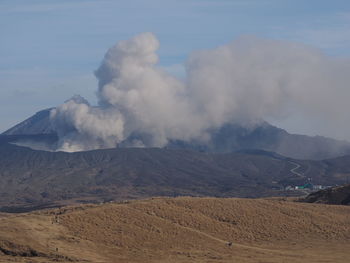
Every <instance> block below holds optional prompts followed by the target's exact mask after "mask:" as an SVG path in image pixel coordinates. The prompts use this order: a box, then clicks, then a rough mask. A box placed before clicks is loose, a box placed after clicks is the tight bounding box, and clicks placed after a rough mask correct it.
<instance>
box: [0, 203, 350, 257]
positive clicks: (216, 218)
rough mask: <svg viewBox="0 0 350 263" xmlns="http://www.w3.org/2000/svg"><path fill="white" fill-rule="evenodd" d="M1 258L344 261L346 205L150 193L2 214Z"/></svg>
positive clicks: (349, 219)
mask: <svg viewBox="0 0 350 263" xmlns="http://www.w3.org/2000/svg"><path fill="white" fill-rule="evenodd" d="M0 222H1V224H0V262H33V263H36V262H94V263H96V262H243V263H249V262H254V263H255V262H286V263H288V262H291V263H292V262H293V263H295V262H307V263H313V262H338V263H341V262H344V263H345V262H348V259H349V257H350V252H349V251H350V245H349V242H348V241H349V238H350V227H349V226H350V207H347V206H334V205H333V206H330V205H323V204H306V203H298V202H292V201H286V200H284V199H230V198H229V199H219V198H188V197H182V198H152V199H148V200H140V201H130V202H129V201H125V202H122V203H107V204H101V205H81V206H74V207H64V208H60V209H50V210H41V211H37V212H32V213H27V214H6V213H3V214H0Z"/></svg>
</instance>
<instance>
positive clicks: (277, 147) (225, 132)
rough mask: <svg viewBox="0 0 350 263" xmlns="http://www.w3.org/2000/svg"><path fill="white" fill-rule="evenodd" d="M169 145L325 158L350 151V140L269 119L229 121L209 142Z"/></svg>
mask: <svg viewBox="0 0 350 263" xmlns="http://www.w3.org/2000/svg"><path fill="white" fill-rule="evenodd" d="M168 147H169V148H187V149H195V150H200V151H206V152H222V153H227V152H232V151H241V150H246V149H254V150H255V149H261V150H265V151H270V152H275V153H278V154H280V155H283V156H286V157H290V158H295V159H311V160H322V159H327V158H335V157H338V156H342V155H346V154H350V143H349V142H346V141H339V140H335V139H330V138H326V137H322V136H306V135H297V134H290V133H288V132H286V131H285V130H283V129H280V128H277V127H275V126H273V125H271V124H269V123H267V122H263V123H261V124H259V125H257V126H253V127H250V128H249V127H243V126H240V125H234V124H226V125H224V126H223V127H221V128H220V129H215V130H212V131H211V140H210V141H209V143H207V144H206V145H203V144H201V143H198V142H192V143H186V142H181V141H175V142H171V143H170V144H169V146H168Z"/></svg>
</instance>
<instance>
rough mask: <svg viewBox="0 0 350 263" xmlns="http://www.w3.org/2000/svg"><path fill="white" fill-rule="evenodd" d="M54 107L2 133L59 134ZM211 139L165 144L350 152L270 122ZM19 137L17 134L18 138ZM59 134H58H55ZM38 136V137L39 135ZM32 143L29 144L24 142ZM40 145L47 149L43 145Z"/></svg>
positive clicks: (330, 154)
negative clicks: (52, 119)
mask: <svg viewBox="0 0 350 263" xmlns="http://www.w3.org/2000/svg"><path fill="white" fill-rule="evenodd" d="M50 110H51V109H46V110H43V111H40V112H38V113H36V114H35V115H34V116H32V117H30V118H28V119H26V120H25V121H23V122H21V123H19V124H18V125H16V126H14V127H13V128H11V129H9V130H7V131H6V132H4V133H3V135H17V136H20V135H37V136H39V137H40V134H46V135H48V134H50V135H53V136H56V133H55V131H54V129H53V127H52V126H51V123H50V119H49V115H50ZM209 133H210V135H211V139H210V140H209V141H208V142H206V143H203V142H200V141H195V140H194V141H190V142H185V141H170V142H169V144H168V145H167V146H166V148H169V149H190V150H196V151H203V152H212V153H230V152H236V151H242V150H247V149H248V150H249V149H254V150H257V149H260V150H264V151H270V152H275V153H278V154H280V155H283V156H286V157H290V158H295V159H310V160H322V159H327V158H335V157H338V156H342V155H347V154H350V143H349V142H346V141H339V140H335V139H330V138H325V137H321V136H314V137H312V136H305V135H296V134H290V133H288V132H286V131H285V130H283V129H280V128H277V127H275V126H273V125H271V124H269V123H267V122H263V123H261V124H258V125H255V126H252V127H244V126H241V125H236V124H226V125H224V126H222V127H221V128H218V129H212V130H210V131H209ZM18 138H19V137H17V139H18ZM56 138H57V136H56ZM135 138H137V139H141V140H143V139H144V140H147V136H145V135H135V134H133V135H132V136H130V138H128V139H126V140H125V141H124V142H122V143H121V144H120V145H119V147H128V146H129V145H132V144H131V143H129V142H130V141H132V140H133V139H135ZM37 139H38V138H37ZM24 145H25V146H30V144H24ZM45 145H46V146H47V147H48V149H49V150H52V149H54V147H55V145H56V142H53V144H51V145H47V144H46V143H45ZM39 149H44V148H40V146H39Z"/></svg>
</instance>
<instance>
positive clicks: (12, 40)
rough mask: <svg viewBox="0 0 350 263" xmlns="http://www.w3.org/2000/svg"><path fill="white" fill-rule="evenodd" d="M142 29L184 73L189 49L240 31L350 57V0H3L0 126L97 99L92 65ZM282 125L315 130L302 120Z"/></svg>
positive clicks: (172, 67)
mask: <svg viewBox="0 0 350 263" xmlns="http://www.w3.org/2000/svg"><path fill="white" fill-rule="evenodd" d="M144 31H151V32H154V33H155V34H156V36H157V37H158V38H159V40H160V43H161V48H160V50H159V52H158V54H159V56H160V64H161V65H162V66H164V67H165V68H166V69H167V70H168V71H170V72H172V73H174V74H176V75H178V76H181V75H182V74H183V73H182V71H183V69H182V63H183V62H184V61H185V60H186V57H187V56H188V54H189V53H190V52H191V51H193V50H198V49H207V48H214V47H216V46H219V45H223V44H226V43H228V42H230V41H232V40H233V39H235V38H237V37H238V36H240V35H256V36H260V37H268V38H274V39H285V40H291V41H296V42H302V43H306V44H309V45H312V46H314V47H317V48H320V49H322V50H323V51H324V52H325V53H327V54H329V55H331V56H338V57H349V56H350V1H345V0H344V1H341V0H333V1H322V0H308V1H305V0H143V1H141V0H128V1H122V0H120V1H119V0H115V1H112V0H46V1H43V0H0V131H3V130H5V129H6V128H9V127H10V126H11V125H13V124H16V123H18V122H19V121H21V120H23V119H25V118H26V117H29V116H30V115H32V114H33V113H35V112H36V111H38V110H41V109H43V108H48V107H52V106H56V105H59V104H61V103H62V102H63V101H64V100H66V99H68V98H69V97H71V96H72V95H73V94H81V95H82V96H84V97H86V98H87V99H88V100H89V101H91V102H92V103H95V102H96V99H95V90H96V88H97V82H96V80H95V77H94V75H93V71H94V70H95V69H96V68H97V67H98V66H99V64H100V62H101V60H102V58H103V55H104V53H105V52H106V51H107V49H108V48H109V47H111V46H112V45H114V44H115V43H116V42H117V41H118V40H121V39H126V38H129V37H131V36H133V35H135V34H137V33H140V32H144ZM298 123H299V125H295V124H298ZM281 125H282V126H284V127H285V128H287V129H288V130H290V131H292V132H301V133H308V134H314V133H316V132H315V131H314V130H313V129H312V127H311V126H310V127H306V126H305V125H302V122H301V121H299V122H298V118H294V119H293V118H291V119H290V120H288V121H285V122H284V123H281Z"/></svg>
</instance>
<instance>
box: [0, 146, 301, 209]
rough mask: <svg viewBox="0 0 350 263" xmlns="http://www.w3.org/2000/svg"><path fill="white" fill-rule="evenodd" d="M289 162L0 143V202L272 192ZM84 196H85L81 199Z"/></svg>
mask: <svg viewBox="0 0 350 263" xmlns="http://www.w3.org/2000/svg"><path fill="white" fill-rule="evenodd" d="M293 167H294V166H293V164H291V163H289V162H288V161H285V160H280V159H274V158H272V157H269V156H264V155H249V154H239V153H232V154H206V153H200V152H194V151H189V150H166V149H157V148H153V149H142V148H123V149H109V150H96V151H89V152H77V153H64V152H44V151H34V150H31V149H29V148H24V147H18V146H15V145H11V144H6V145H3V146H2V147H0V195H1V200H0V207H1V206H16V205H24V206H25V205H33V206H36V205H41V204H44V203H51V202H55V201H61V200H72V199H80V200H81V201H82V202H84V200H86V199H88V200H90V201H97V202H99V201H103V200H115V199H125V198H126V199H131V198H144V197H151V196H178V195H194V196H222V197H227V196H242V197H259V196H269V195H274V194H273V193H274V192H276V191H277V192H278V190H279V189H280V188H281V186H280V185H278V183H277V181H279V180H282V179H285V180H286V179H288V178H294V177H295V176H293V174H291V173H290V169H291V168H293ZM86 201H87V200H86Z"/></svg>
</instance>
